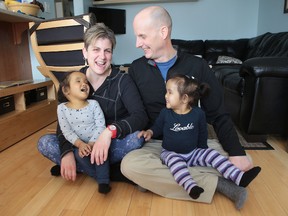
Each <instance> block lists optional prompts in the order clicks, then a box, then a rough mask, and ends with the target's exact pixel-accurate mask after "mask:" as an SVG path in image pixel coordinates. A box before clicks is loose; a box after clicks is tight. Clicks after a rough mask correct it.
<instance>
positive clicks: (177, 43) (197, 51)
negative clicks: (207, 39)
mask: <svg viewBox="0 0 288 216" xmlns="http://www.w3.org/2000/svg"><path fill="white" fill-rule="evenodd" d="M171 41H172V45H173V46H174V47H175V48H176V49H180V50H181V51H184V52H188V53H191V54H192V55H197V56H200V57H202V56H203V55H204V49H205V48H204V41H203V40H179V39H172V40H171Z"/></svg>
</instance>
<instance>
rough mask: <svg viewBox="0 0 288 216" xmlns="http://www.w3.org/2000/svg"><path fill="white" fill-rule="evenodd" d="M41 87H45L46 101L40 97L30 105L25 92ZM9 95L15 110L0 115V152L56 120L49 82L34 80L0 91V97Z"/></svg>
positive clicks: (52, 85) (54, 97) (51, 85)
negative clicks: (12, 99)
mask: <svg viewBox="0 0 288 216" xmlns="http://www.w3.org/2000/svg"><path fill="white" fill-rule="evenodd" d="M41 87H47V99H46V97H42V98H41V99H42V100H40V101H39V100H38V99H37V100H33V102H31V103H30V101H29V102H28V101H27V100H26V99H25V92H27V91H31V90H34V89H39V88H41ZM41 91H43V90H42V89H41ZM9 95H13V98H14V104H15V110H14V111H11V112H8V113H5V114H2V115H0V151H2V150H4V149H6V148H8V147H9V146H11V145H13V144H15V143H17V142H18V141H20V140H21V139H24V138H25V137H27V136H29V135H31V134H32V133H34V132H36V131H38V130H40V129H41V128H43V127H45V126H47V125H48V124H51V123H52V122H54V121H56V119H57V113H56V109H57V100H56V95H55V87H54V84H53V82H52V81H51V80H36V81H33V82H32V83H29V84H23V85H20V86H15V87H9V88H6V89H1V90H0V97H5V96H9Z"/></svg>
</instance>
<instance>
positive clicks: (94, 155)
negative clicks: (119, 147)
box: [90, 128, 112, 165]
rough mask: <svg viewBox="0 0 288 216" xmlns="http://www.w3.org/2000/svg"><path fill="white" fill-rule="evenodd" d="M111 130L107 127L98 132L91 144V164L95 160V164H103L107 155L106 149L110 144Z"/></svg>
mask: <svg viewBox="0 0 288 216" xmlns="http://www.w3.org/2000/svg"><path fill="white" fill-rule="evenodd" d="M111 137H112V132H111V131H110V130H108V129H107V128H106V129H105V130H104V131H103V132H102V133H101V134H100V136H99V137H98V139H97V140H96V142H95V143H94V145H93V149H92V152H91V155H90V161H91V163H92V164H94V163H95V162H96V164H97V165H100V164H103V163H104V162H105V161H106V160H107V157H108V150H109V147H110V144H111Z"/></svg>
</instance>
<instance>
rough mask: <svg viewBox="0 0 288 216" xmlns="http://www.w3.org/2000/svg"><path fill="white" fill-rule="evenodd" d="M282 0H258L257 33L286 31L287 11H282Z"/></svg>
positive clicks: (287, 27) (287, 24)
mask: <svg viewBox="0 0 288 216" xmlns="http://www.w3.org/2000/svg"><path fill="white" fill-rule="evenodd" d="M284 1H285V0H260V5H259V18H258V20H259V22H258V31H257V32H258V35H260V34H263V33H266V32H272V33H277V32H283V31H288V13H284V12H283V11H284ZM271 8H273V10H271Z"/></svg>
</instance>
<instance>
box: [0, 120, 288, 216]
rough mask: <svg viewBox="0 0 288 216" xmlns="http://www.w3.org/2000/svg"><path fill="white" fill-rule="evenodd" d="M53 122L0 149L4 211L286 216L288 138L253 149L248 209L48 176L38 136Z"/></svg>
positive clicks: (221, 200) (218, 199)
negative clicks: (102, 188) (255, 171)
mask: <svg viewBox="0 0 288 216" xmlns="http://www.w3.org/2000/svg"><path fill="white" fill-rule="evenodd" d="M53 128H55V123H54V124H52V125H50V126H48V127H46V128H44V129H42V130H40V131H38V132H37V133H35V134H33V135H32V136H30V137H28V138H26V139H24V140H22V141H20V142H19V143H17V144H15V145H13V146H12V147H10V148H8V149H6V150H4V151H2V152H1V153H0V161H1V163H0V214H1V215H9V216H10V215H29V216H31V215H62V216H63V215H69V216H73V215H100V216H114V215H115V216H122V215H123V216H134V215H137V216H148V215H149V216H159V215H165V216H184V215H209V216H210V215H212V216H225V215H227V216H234V215H235V216H237V215H239V216H251V215H253V216H257V215H259V216H271V215H277V216H282V215H283V216H287V215H288V207H287V199H288V154H287V152H286V151H285V149H286V148H287V145H288V142H287V141H283V140H281V139H278V138H277V139H276V138H272V137H271V138H269V140H268V142H269V143H270V144H271V145H272V146H273V147H274V149H275V150H267V151H266V150H249V151H247V153H249V154H250V155H251V156H252V158H253V161H254V164H255V165H259V166H261V167H262V171H261V173H260V174H259V176H258V177H257V178H256V179H255V180H254V181H253V182H252V183H251V184H250V185H249V187H248V199H247V201H246V203H245V206H244V208H243V209H242V210H241V211H237V210H236V209H235V207H234V204H233V203H232V202H231V201H230V200H229V199H227V198H226V197H224V196H223V195H221V194H218V193H216V194H215V196H214V198H213V202H212V203H211V204H205V203H196V202H190V201H181V200H172V199H167V198H163V197H160V196H158V195H155V194H153V193H151V192H145V193H143V192H140V191H139V190H137V188H136V186H133V185H130V184H126V183H119V182H112V184H111V186H112V191H111V192H110V193H109V194H107V195H102V194H99V193H98V191H97V190H98V186H97V184H96V183H95V181H94V180H93V179H92V178H90V177H88V176H86V175H84V174H79V175H78V176H77V180H76V181H75V182H67V181H65V180H63V179H62V178H61V177H53V176H51V175H50V168H51V166H52V165H53V163H52V162H50V161H49V160H47V159H46V158H44V157H43V156H42V155H41V154H40V153H39V152H38V151H37V140H38V139H39V138H40V136H41V135H44V134H46V133H47V131H48V129H53Z"/></svg>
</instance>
